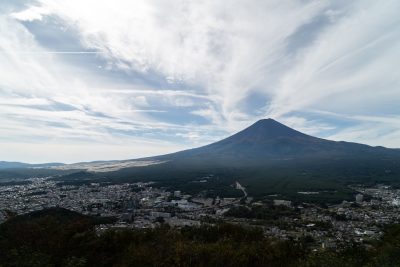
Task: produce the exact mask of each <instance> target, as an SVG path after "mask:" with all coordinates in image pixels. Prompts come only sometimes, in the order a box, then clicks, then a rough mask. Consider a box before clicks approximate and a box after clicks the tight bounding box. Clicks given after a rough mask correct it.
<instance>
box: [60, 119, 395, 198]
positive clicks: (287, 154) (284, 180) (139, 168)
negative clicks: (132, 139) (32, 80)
mask: <svg viewBox="0 0 400 267" xmlns="http://www.w3.org/2000/svg"><path fill="white" fill-rule="evenodd" d="M399 163H400V150H397V149H387V148H383V147H371V146H368V145H363V144H357V143H349V142H336V141H330V140H325V139H322V138H317V137H313V136H310V135H307V134H304V133H301V132H299V131H296V130H294V129H291V128H289V127H287V126H285V125H283V124H281V123H279V122H277V121H275V120H273V119H264V120H260V121H257V122H256V123H254V124H253V125H251V126H249V127H248V128H246V129H244V130H242V131H240V132H238V133H236V134H234V135H232V136H230V137H227V138H225V139H223V140H221V141H218V142H215V143H212V144H209V145H206V146H202V147H199V148H194V149H189V150H185V151H180V152H176V153H172V154H167V155H162V156H157V157H150V158H145V159H137V160H126V161H113V162H104V163H96V164H97V165H99V164H100V165H99V166H96V168H97V170H99V169H100V171H96V168H92V167H90V165H91V164H92V166H93V165H96V164H95V163H88V164H85V166H86V167H85V168H78V169H79V170H78V169H76V171H75V172H73V173H72V174H68V175H65V176H63V177H60V178H59V179H61V180H63V181H71V180H76V181H79V182H81V181H82V180H84V181H88V180H96V181H104V180H106V181H107V180H109V179H111V180H113V181H124V182H127V181H133V180H135V181H153V182H159V183H161V184H163V185H165V186H172V187H173V188H180V189H181V190H182V191H185V192H191V193H193V194H197V193H199V192H203V193H204V191H208V192H214V193H215V194H218V195H219V194H221V195H226V192H231V190H234V189H232V187H231V185H232V184H234V183H235V181H239V182H240V183H241V184H242V185H244V186H245V187H246V188H247V190H248V192H249V194H250V195H262V196H265V195H268V194H282V193H285V194H286V195H288V194H291V195H292V196H293V197H295V198H298V197H299V195H298V192H304V191H306V192H308V191H318V192H325V193H321V194H319V195H318V197H326V198H328V199H329V198H332V197H333V196H335V198H337V199H339V200H340V201H341V200H342V197H343V195H342V193H346V192H347V193H346V194H349V195H348V197H349V199H352V196H351V192H350V191H349V188H348V184H354V183H363V184H365V183H372V184H374V183H390V184H396V183H397V184H396V185H399V186H400V164H399ZM106 165H108V168H106V167H107V166H106ZM62 168H63V169H66V168H67V167H66V166H63V167H62ZM82 169H86V171H82ZM69 170H70V172H71V168H70V169H69ZM204 177H208V178H210V177H214V178H212V179H211V178H210V179H208V178H207V179H208V180H207V179H204ZM198 181H202V182H201V183H200V182H198ZM204 181H205V182H204Z"/></svg>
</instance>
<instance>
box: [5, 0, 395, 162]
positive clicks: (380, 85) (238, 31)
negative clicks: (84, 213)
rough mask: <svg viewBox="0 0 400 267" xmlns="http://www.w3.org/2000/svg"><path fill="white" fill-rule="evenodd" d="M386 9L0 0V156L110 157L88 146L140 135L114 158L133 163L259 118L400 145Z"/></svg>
mask: <svg viewBox="0 0 400 267" xmlns="http://www.w3.org/2000/svg"><path fill="white" fill-rule="evenodd" d="M2 5H3V7H2ZM399 10H400V3H399V2H398V1H396V0H388V1H385V2H377V1H361V0H360V1H344V0H343V1H304V0H284V1H258V0H252V1H245V0H235V1H232V2H230V3H229V5H228V6H227V4H226V2H224V1H215V0H214V1H211V0H209V1H208V0H206V1H200V2H198V1H167V2H166V1H162V0H137V1H127V0H116V1H113V2H110V1H98V0H96V1H95V0H86V1H79V0H69V1H55V0H33V1H27V2H26V3H25V4H24V5H22V4H21V3H19V4H18V5H16V4H14V5H13V4H10V3H7V4H6V5H5V4H0V12H1V13H0V73H1V74H0V75H1V76H0V78H1V79H0V123H2V125H4V127H3V128H2V129H0V141H1V145H2V146H3V145H7V146H6V147H7V148H10V149H12V147H13V145H12V144H14V145H15V147H16V149H15V151H14V152H13V153H14V154H13V155H15V157H14V158H6V157H7V155H9V154H7V152H3V154H0V157H1V158H4V159H8V160H11V159H12V160H27V161H35V159H34V158H32V156H31V155H29V156H26V157H25V156H24V153H23V151H21V152H18V150H19V147H20V146H19V145H17V144H18V143H19V142H21V143H22V142H24V143H29V142H31V143H32V144H33V143H34V142H41V144H42V145H43V146H42V147H43V149H44V150H46V152H44V154H43V155H44V156H43V157H42V159H41V160H45V161H49V160H51V159H52V157H53V156H54V154H55V152H54V151H52V149H50V147H52V148H54V147H56V146H58V145H61V143H62V142H68V143H69V144H71V145H72V146H73V147H76V148H77V149H78V145H77V144H78V143H79V144H81V145H84V147H85V149H87V150H89V151H93V152H96V153H93V155H96V156H93V159H110V158H111V157H115V156H116V155H117V156H118V152H115V154H112V153H107V152H106V151H104V152H103V153H99V149H98V146H100V144H101V146H103V147H104V148H105V147H107V148H111V147H113V145H115V146H119V144H120V143H119V141H118V140H124V142H126V143H127V144H129V143H132V144H136V143H138V140H141V141H143V140H144V141H146V144H147V146H144V145H143V146H136V149H132V153H131V154H129V153H128V152H127V151H129V149H128V148H127V149H126V150H125V149H124V151H125V152H121V154H120V155H121V157H128V158H132V157H140V156H141V155H143V156H144V155H149V151H152V152H154V154H159V153H164V152H166V150H164V149H160V150H159V151H157V143H160V144H161V143H163V144H164V147H165V148H170V150H171V152H172V151H174V150H177V149H178V148H179V149H180V148H183V147H186V148H188V147H193V146H197V145H201V144H206V143H208V142H211V141H215V140H218V139H219V138H222V137H225V136H227V135H229V134H230V133H233V132H235V131H237V130H240V129H241V128H243V127H246V126H248V125H249V124H251V123H253V122H254V121H256V120H257V119H260V118H265V117H273V118H275V119H278V120H281V121H282V122H284V123H286V124H288V125H289V126H293V127H296V128H297V129H300V130H302V131H305V132H306V133H309V134H314V135H318V136H321V137H329V138H334V139H335V140H338V139H345V140H348V141H356V142H366V143H369V144H373V145H377V144H382V145H388V146H391V147H396V146H397V147H400V137H399V135H398V134H396V133H398V131H399V129H400V125H399V123H398V122H399V121H400V119H399V118H398V116H396V115H397V114H400V106H399V105H398V102H399V100H400V90H399V86H400V76H399V75H398V71H397V63H398V62H399V61H400V54H399V53H398V51H400V28H399V27H398V25H399V23H400V14H399ZM66 44H68V46H66ZM349 122H351V123H349ZM369 128H371V129H370V130H368V129H369ZM26 133H31V137H29V136H28V134H26ZM141 141H140V142H141ZM11 143H12V144H11ZM142 143H144V142H142ZM46 144H48V146H47V149H46ZM17 147H18V148H17ZM31 147H32V149H33V148H34V147H35V146H33V145H32V146H31ZM139 147H140V148H139ZM32 151H33V150H32ZM116 151H121V150H119V148H118V149H116ZM88 154H90V153H88ZM150 154H151V153H150ZM69 155H71V154H69ZM18 157H20V158H18ZM121 157H118V158H121ZM66 158H67V157H66ZM60 159H62V156H60ZM70 159H71V157H68V160H70ZM84 159H85V160H89V159H88V157H86V156H85V158H84ZM76 160H80V159H79V156H78V157H77V158H76Z"/></svg>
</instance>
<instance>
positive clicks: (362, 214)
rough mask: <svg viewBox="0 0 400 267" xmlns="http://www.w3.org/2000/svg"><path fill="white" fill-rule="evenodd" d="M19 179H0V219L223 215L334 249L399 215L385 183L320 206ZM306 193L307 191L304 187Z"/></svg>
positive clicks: (188, 220)
mask: <svg viewBox="0 0 400 267" xmlns="http://www.w3.org/2000/svg"><path fill="white" fill-rule="evenodd" d="M29 181H30V182H29V183H27V184H23V185H3V186H2V185H0V223H1V222H2V221H4V220H6V219H7V216H9V215H10V214H24V213H29V212H32V211H36V210H41V209H44V208H50V207H63V208H67V209H70V210H73V211H77V212H80V213H82V214H86V215H94V216H104V217H115V218H117V222H116V223H114V224H112V225H100V226H98V229H97V230H98V231H103V230H106V229H109V228H151V227H155V226H157V225H160V224H162V223H167V224H169V225H171V226H173V227H182V226H197V225H200V224H202V223H213V222H215V221H216V220H218V221H221V220H223V221H227V222H230V223H236V224H241V225H245V226H253V225H257V227H262V228H263V229H264V233H265V235H267V236H270V237H276V238H280V239H286V240H304V239H305V240H309V241H311V242H312V243H313V244H314V245H315V249H319V248H331V249H338V248H340V247H341V246H346V245H347V244H349V243H354V242H360V243H363V242H365V241H367V240H371V239H377V238H379V237H380V236H381V235H382V230H383V228H384V227H385V225H388V224H392V223H399V221H400V190H396V189H392V188H390V187H388V186H376V187H373V188H365V187H362V186H359V187H355V188H353V189H354V190H355V191H357V192H358V194H357V195H355V199H354V201H353V202H346V201H343V203H341V204H338V205H331V206H327V207H320V206H318V205H314V204H310V203H301V204H299V203H296V204H293V203H292V202H291V201H288V200H281V199H273V200H272V201H271V200H269V203H266V202H263V201H262V200H261V201H260V200H258V201H255V200H253V198H251V197H249V196H248V195H247V192H246V190H245V188H244V187H242V186H241V185H240V184H238V183H237V184H236V188H237V189H238V190H242V191H243V197H241V198H219V197H217V198H206V197H202V196H192V195H188V194H184V193H183V192H180V191H172V192H170V191H168V190H166V189H163V188H156V187H155V186H154V184H152V183H151V182H150V183H125V184H98V183H92V184H88V185H79V186H75V185H59V184H57V183H56V182H55V181H54V180H51V179H48V178H32V179H30V180H29ZM307 193H308V192H307ZM268 205H269V206H271V205H273V206H275V208H280V207H281V208H282V209H285V210H288V211H289V213H288V215H287V216H286V215H282V216H280V217H279V218H278V219H277V220H276V221H272V222H271V221H265V220H262V219H257V218H235V217H229V216H227V214H229V213H226V212H227V211H229V209H231V208H232V207H239V206H243V207H245V208H247V209H252V208H254V207H258V208H259V207H260V206H261V207H262V206H265V207H266V208H267V207H268Z"/></svg>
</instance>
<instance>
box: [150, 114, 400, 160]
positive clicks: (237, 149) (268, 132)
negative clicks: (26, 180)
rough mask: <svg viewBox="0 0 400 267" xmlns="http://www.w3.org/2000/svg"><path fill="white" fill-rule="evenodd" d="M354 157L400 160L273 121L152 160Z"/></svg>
mask: <svg viewBox="0 0 400 267" xmlns="http://www.w3.org/2000/svg"><path fill="white" fill-rule="evenodd" d="M354 157H359V158H363V157H367V158H368V157H373V158H382V157H383V158H393V157H394V158H400V151H398V150H394V149H386V148H382V147H371V146H367V145H363V144H356V143H349V142H335V141H330V140H325V139H321V138H316V137H313V136H309V135H306V134H303V133H301V132H298V131H296V130H294V129H291V128H289V127H287V126H285V125H283V124H281V123H279V122H277V121H275V120H272V119H265V120H260V121H258V122H256V123H255V124H253V125H251V126H250V127H248V128H246V129H244V130H243V131H240V132H238V133H236V134H234V135H232V136H230V137H228V138H226V139H223V140H221V141H219V142H216V143H212V144H210V145H207V146H203V147H200V148H195V149H190V150H186V151H181V152H177V153H174V154H169V155H164V156H159V157H154V158H153V159H158V160H169V161H183V162H186V163H188V162H190V161H207V162H209V163H211V162H212V163H213V164H215V165H225V166H226V165H228V166H229V164H239V165H248V164H250V165H258V164H261V165H269V164H270V163H275V162H277V161H282V160H285V161H287V160H301V161H304V160H307V159H308V160H322V159H326V160H334V159H341V158H342V159H348V158H354ZM197 163H199V162H197Z"/></svg>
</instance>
